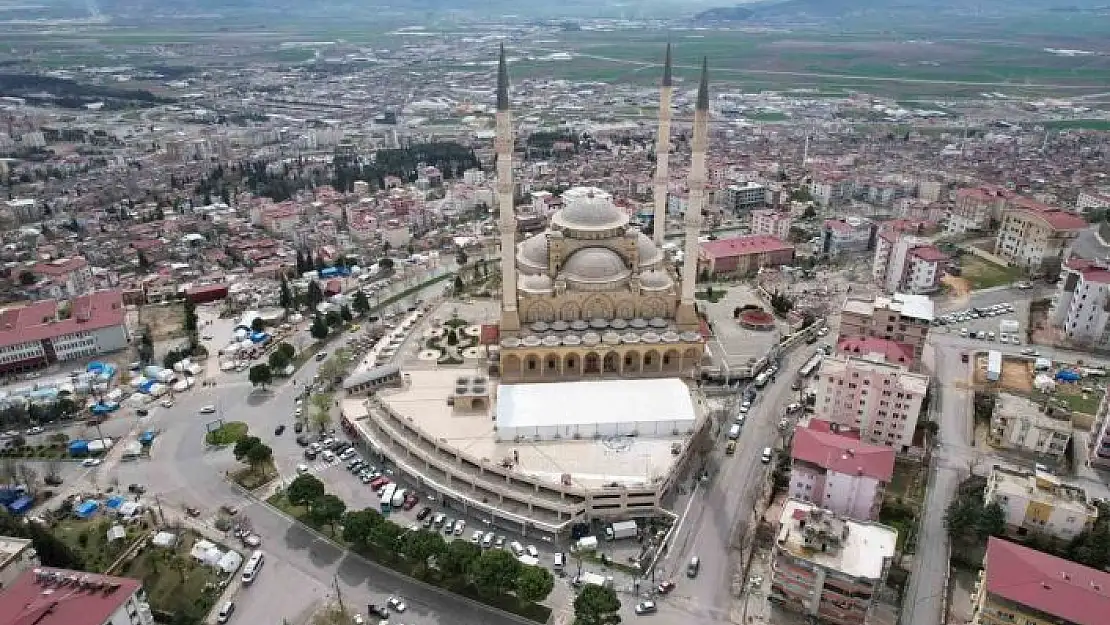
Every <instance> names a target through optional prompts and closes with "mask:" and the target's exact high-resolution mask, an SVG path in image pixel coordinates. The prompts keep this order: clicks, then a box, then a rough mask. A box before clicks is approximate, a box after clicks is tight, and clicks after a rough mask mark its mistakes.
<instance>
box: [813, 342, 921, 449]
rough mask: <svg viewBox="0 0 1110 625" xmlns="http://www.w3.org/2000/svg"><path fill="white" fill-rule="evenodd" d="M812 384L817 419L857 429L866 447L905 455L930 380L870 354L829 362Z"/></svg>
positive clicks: (822, 366) (832, 359) (838, 356)
mask: <svg viewBox="0 0 1110 625" xmlns="http://www.w3.org/2000/svg"><path fill="white" fill-rule="evenodd" d="M817 379H818V381H819V384H818V390H817V404H816V412H817V415H816V416H817V417H818V418H820V419H823V420H825V421H829V422H830V423H836V424H839V425H843V426H847V427H849V428H855V429H858V430H859V431H860V439H861V440H862V441H863V442H865V443H870V444H873V445H885V446H887V447H891V448H893V449H894V450H896V451H899V452H905V451H908V450H909V448H910V445H911V444H912V443H913V433H914V429H915V428H916V427H917V419H918V416H919V415H920V413H921V403H922V401H923V400H924V399H925V394H926V392H928V390H929V376H927V375H924V374H920V373H911V372H910V371H907V370H906V369H905V367H902V366H901V365H896V364H891V363H887V362H884V361H882V360H879V359H877V358H875V356H874V355H873V354H872V355H869V356H866V357H862V358H857V357H853V356H843V355H836V356H831V357H828V358H826V359H825V360H823V361H822V362H821V372H820V374H819V375H818V378H817Z"/></svg>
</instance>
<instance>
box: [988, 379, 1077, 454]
mask: <svg viewBox="0 0 1110 625" xmlns="http://www.w3.org/2000/svg"><path fill="white" fill-rule="evenodd" d="M1048 410H1049V412H1044V411H1042V410H1041V406H1040V405H1039V404H1037V403H1035V402H1033V401H1031V400H1029V399H1026V398H1025V397H1020V396H1018V395H1011V394H1010V393H999V394H998V396H997V398H996V399H995V402H994V413H993V414H992V415H991V425H990V432H989V433H988V435H987V441H988V442H990V444H991V445H994V446H995V447H1000V448H1003V449H1013V450H1016V451H1022V452H1026V453H1031V454H1036V455H1037V456H1038V457H1040V458H1043V459H1046V460H1051V461H1054V462H1061V461H1063V459H1064V453H1065V451H1066V450H1067V447H1068V441H1070V440H1071V430H1072V428H1071V419H1070V416H1069V415H1066V414H1062V413H1061V414H1059V415H1057V414H1056V413H1055V412H1053V411H1052V409H1051V408H1049V409H1048Z"/></svg>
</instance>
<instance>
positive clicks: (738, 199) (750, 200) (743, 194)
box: [725, 181, 767, 213]
mask: <svg viewBox="0 0 1110 625" xmlns="http://www.w3.org/2000/svg"><path fill="white" fill-rule="evenodd" d="M766 204H767V188H766V187H764V186H763V185H761V184H759V183H755V182H751V181H748V182H745V183H742V184H730V185H728V186H727V187H725V206H726V207H727V208H729V209H731V210H732V211H733V212H737V213H738V212H741V211H746V210H751V209H753V208H757V207H760V206H765V205H766Z"/></svg>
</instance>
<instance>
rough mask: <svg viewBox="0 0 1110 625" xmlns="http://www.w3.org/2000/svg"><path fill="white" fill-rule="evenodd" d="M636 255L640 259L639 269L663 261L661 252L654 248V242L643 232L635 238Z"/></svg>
mask: <svg viewBox="0 0 1110 625" xmlns="http://www.w3.org/2000/svg"><path fill="white" fill-rule="evenodd" d="M636 255H637V256H639V258H640V261H639V262H640V266H641V267H646V266H649V265H654V264H656V263H658V262H659V261H661V260H663V251H662V250H660V249H659V248H658V247H655V242H654V241H652V240H651V237H649V236H648V235H646V234H644V233H643V232H641V233H640V234H639V235H638V236H637V237H636Z"/></svg>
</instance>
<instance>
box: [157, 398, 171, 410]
mask: <svg viewBox="0 0 1110 625" xmlns="http://www.w3.org/2000/svg"><path fill="white" fill-rule="evenodd" d="M158 404H159V405H160V406H162V407H163V408H173V400H172V399H163V400H162V401H160V402H158Z"/></svg>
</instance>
